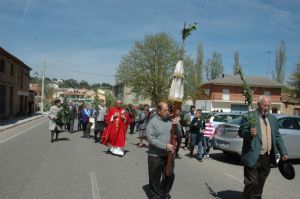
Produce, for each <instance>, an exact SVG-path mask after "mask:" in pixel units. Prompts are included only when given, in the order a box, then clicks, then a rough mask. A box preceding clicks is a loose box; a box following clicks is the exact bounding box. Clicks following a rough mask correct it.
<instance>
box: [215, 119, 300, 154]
mask: <svg viewBox="0 0 300 199" xmlns="http://www.w3.org/2000/svg"><path fill="white" fill-rule="evenodd" d="M274 115H275V116H276V118H277V121H278V125H279V132H280V134H281V136H282V139H283V141H284V144H285V147H286V149H287V151H288V156H289V159H300V144H299V143H300V117H299V116H288V115H279V114H274ZM241 119H242V117H239V118H236V119H234V120H232V121H230V122H227V123H224V124H221V125H219V126H218V127H217V128H216V130H215V133H214V138H213V147H214V149H219V150H222V151H223V153H224V154H227V155H230V154H238V155H241V153H242V146H243V139H242V138H240V137H239V135H238V129H239V127H240V124H241Z"/></svg>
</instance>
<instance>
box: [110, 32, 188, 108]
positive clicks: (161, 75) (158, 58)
mask: <svg viewBox="0 0 300 199" xmlns="http://www.w3.org/2000/svg"><path fill="white" fill-rule="evenodd" d="M182 54H183V50H182V49H181V48H180V45H179V44H178V43H177V42H175V41H174V40H173V39H172V38H171V37H170V36H169V35H168V34H166V33H157V34H155V35H146V36H145V39H144V41H138V42H135V45H134V47H133V48H132V49H131V50H130V52H129V53H128V54H127V55H126V56H123V57H122V60H121V63H120V64H119V67H118V69H117V72H116V79H117V82H120V83H124V84H126V85H128V86H130V87H132V90H134V91H135V92H136V93H137V94H138V95H144V96H145V97H148V98H150V100H151V101H152V102H154V103H155V104H157V103H158V102H159V101H161V100H166V99H167V96H168V92H169V89H170V84H171V80H172V74H173V70H174V67H175V65H176V62H177V61H178V60H179V58H180V57H182Z"/></svg>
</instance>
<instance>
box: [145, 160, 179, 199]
mask: <svg viewBox="0 0 300 199" xmlns="http://www.w3.org/2000/svg"><path fill="white" fill-rule="evenodd" d="M167 160H168V157H167V156H166V157H155V156H150V155H148V173H149V186H150V190H151V193H152V199H165V198H168V197H169V193H170V191H171V189H172V185H173V182H174V179H175V174H174V158H172V161H171V172H170V176H166V165H167Z"/></svg>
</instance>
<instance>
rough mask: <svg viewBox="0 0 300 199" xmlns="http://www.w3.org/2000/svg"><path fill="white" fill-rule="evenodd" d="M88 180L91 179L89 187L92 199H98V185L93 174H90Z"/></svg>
mask: <svg viewBox="0 0 300 199" xmlns="http://www.w3.org/2000/svg"><path fill="white" fill-rule="evenodd" d="M90 179H91V185H92V192H93V199H100V194H99V189H98V183H97V179H96V174H95V172H90Z"/></svg>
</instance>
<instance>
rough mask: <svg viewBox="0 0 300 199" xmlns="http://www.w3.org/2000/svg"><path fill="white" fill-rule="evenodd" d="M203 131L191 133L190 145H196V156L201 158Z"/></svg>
mask: <svg viewBox="0 0 300 199" xmlns="http://www.w3.org/2000/svg"><path fill="white" fill-rule="evenodd" d="M203 138H204V136H203V133H191V139H192V140H191V145H192V147H195V145H197V146H198V152H197V158H199V159H202V156H203V146H202V144H203Z"/></svg>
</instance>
